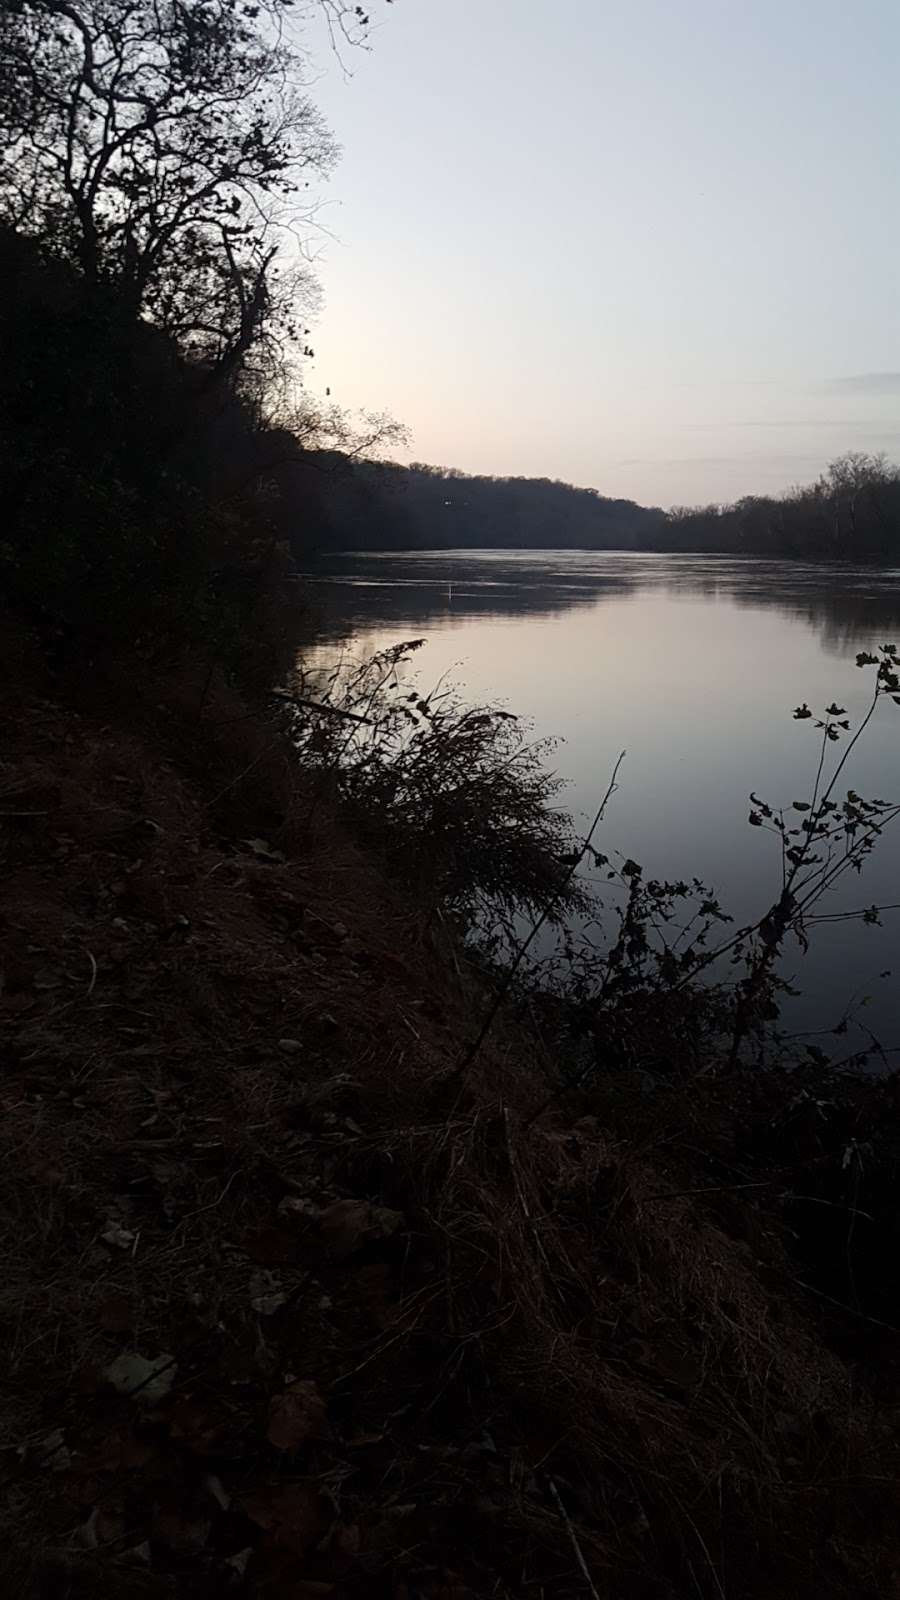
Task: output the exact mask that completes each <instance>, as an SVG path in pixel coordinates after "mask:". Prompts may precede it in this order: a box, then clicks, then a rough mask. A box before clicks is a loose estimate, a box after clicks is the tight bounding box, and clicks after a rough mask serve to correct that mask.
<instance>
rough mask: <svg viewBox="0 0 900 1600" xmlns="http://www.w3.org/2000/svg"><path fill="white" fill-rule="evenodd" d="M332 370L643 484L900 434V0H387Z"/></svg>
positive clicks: (416, 452)
mask: <svg viewBox="0 0 900 1600" xmlns="http://www.w3.org/2000/svg"><path fill="white" fill-rule="evenodd" d="M371 9H372V17H373V21H376V22H378V23H379V24H381V23H382V19H383V25H380V26H379V27H377V28H376V30H375V31H374V33H373V38H372V43H373V48H372V50H371V52H370V53H368V54H365V55H362V54H354V55H353V56H348V57H346V59H347V61H348V64H349V65H350V67H351V68H352V71H353V76H352V78H351V79H350V80H345V79H344V78H343V77H342V75H341V73H340V72H339V71H338V69H337V68H336V66H335V65H334V64H333V63H329V62H328V61H327V59H326V58H325V57H324V56H322V57H321V58H320V63H319V64H320V69H321V70H320V74H319V77H318V80H317V81H316V82H315V84H314V85H313V87H312V90H311V93H312V96H313V98H314V100H315V101H316V102H317V104H318V105H319V106H320V107H321V109H322V110H323V112H324V113H325V115H326V117H327V118H328V120H329V122H330V124H331V126H332V128H333V130H334V133H335V135H336V137H337V139H338V141H339V142H340V144H341V145H342V147H343V152H344V153H343V158H342V161H341V164H340V166H339V167H338V169H337V172H336V174H335V176H334V178H333V179H332V180H331V183H330V185H329V189H328V196H327V200H328V203H327V206H326V208H325V211H324V213H323V220H324V221H325V223H326V225H327V227H328V229H329V230H330V232H331V234H332V235H333V236H334V237H333V238H331V239H328V240H327V241H326V242H325V245H324V248H323V251H322V254H321V259H320V261H319V271H320V274H321V278H322V282H323V285H324V291H325V309H324V312H323V314H322V316H321V317H320V318H319V319H318V321H317V324H316V329H315V339H314V341H313V342H314V343H315V347H316V352H317V359H316V362H315V367H314V370H313V372H312V373H311V374H310V387H311V388H312V389H313V390H314V391H316V390H318V391H320V392H321V390H323V389H324V387H325V386H326V385H328V386H330V388H331V393H332V398H334V399H335V400H337V401H338V402H339V403H341V404H343V405H345V406H348V407H351V408H355V407H366V408H368V409H372V410H380V409H387V410H389V411H391V412H392V413H393V414H394V415H395V416H396V417H397V418H398V419H399V420H400V421H402V422H404V423H405V424H406V425H407V426H408V427H409V429H410V431H411V433H412V448H411V451H410V452H409V455H410V457H411V458H412V459H417V460H423V461H430V462H435V463H442V464H444V465H447V466H456V467H461V468H463V469H464V470H466V471H470V472H495V473H521V474H525V475H528V476H549V477H560V478H565V479H569V480H570V481H572V482H575V483H582V484H592V485H594V486H595V487H596V488H598V489H599V490H601V492H602V493H604V494H611V495H627V496H629V497H632V498H634V499H637V500H640V501H643V502H644V503H645V504H650V503H653V504H662V505H669V504H679V503H693V502H696V501H707V500H725V499H728V500H730V499H734V498H736V497H737V496H739V495H742V494H746V493H753V492H757V493H765V492H777V491H778V490H781V489H784V488H786V487H788V486H789V485H790V484H792V483H796V482H805V481H809V480H810V479H812V478H814V477H815V476H816V475H817V473H818V472H819V471H820V470H821V468H822V467H823V466H824V465H825V464H826V463H827V462H828V461H829V460H830V459H832V458H833V457H834V456H836V455H838V454H840V453H842V452H843V451H845V450H848V449H867V450H884V451H886V452H887V454H888V455H893V456H897V457H900V207H898V204H897V201H898V193H897V182H896V178H895V170H896V165H897V156H898V130H900V111H898V103H900V96H898V82H900V6H898V4H897V0H856V3H855V4H854V5H853V6H851V5H849V4H848V3H847V0H780V3H778V0H749V3H747V0H744V3H743V4H740V3H738V0H718V3H714V0H681V3H680V4H678V5H674V4H672V3H671V0H591V3H589V4H584V3H582V4H581V5H577V4H575V3H574V0H555V3H554V0H517V3H513V0H394V4H393V5H391V6H385V5H383V4H382V3H381V0H373V4H372V8H371Z"/></svg>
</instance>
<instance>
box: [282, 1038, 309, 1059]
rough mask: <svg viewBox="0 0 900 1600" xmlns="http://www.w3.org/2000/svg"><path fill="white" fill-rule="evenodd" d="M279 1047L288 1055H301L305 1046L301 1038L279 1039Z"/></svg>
mask: <svg viewBox="0 0 900 1600" xmlns="http://www.w3.org/2000/svg"><path fill="white" fill-rule="evenodd" d="M278 1048H279V1050H281V1051H283V1053H284V1054H285V1055H286V1056H298V1055H300V1053H301V1051H302V1049H303V1046H302V1044H301V1043H300V1040H299V1039H279V1041H278Z"/></svg>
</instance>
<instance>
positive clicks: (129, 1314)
mask: <svg viewBox="0 0 900 1600" xmlns="http://www.w3.org/2000/svg"><path fill="white" fill-rule="evenodd" d="M97 1320H98V1322H99V1324H100V1326H101V1328H103V1330H104V1331H105V1332H106V1333H127V1332H128V1329H129V1328H130V1327H131V1326H132V1325H133V1323H134V1306H133V1304H132V1302H131V1300H130V1299H129V1297H128V1295H127V1294H108V1295H107V1296H106V1298H105V1299H104V1300H102V1301H101V1302H100V1305H99V1306H98V1308H97Z"/></svg>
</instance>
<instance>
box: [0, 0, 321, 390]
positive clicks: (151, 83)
mask: <svg viewBox="0 0 900 1600" xmlns="http://www.w3.org/2000/svg"><path fill="white" fill-rule="evenodd" d="M314 4H315V0H310V4H309V5H308V6H307V8H306V9H307V10H309V9H311V8H314ZM289 6H290V0H266V3H265V4H264V5H262V6H261V5H260V4H251V3H243V0H190V3H186V0H5V3H4V4H3V5H2V22H3V30H2V40H0V134H2V139H3V152H2V156H0V220H2V221H4V222H6V223H7V224H8V225H11V226H12V227H14V228H15V229H16V230H17V231H18V232H20V233H26V234H28V235H30V236H32V237H34V238H37V239H38V240H40V241H41V243H42V244H43V245H44V246H45V247H46V246H49V247H51V248H52V250H53V252H54V253H55V254H56V255H58V256H61V257H62V258H64V259H65V260H67V261H70V262H73V263H75V264H77V266H78V267H79V269H80V271H81V274H82V275H83V278H84V280H85V282H86V284H88V285H91V286H96V287H97V288H98V289H101V288H102V289H103V291H104V292H105V293H106V294H107V295H108V294H110V293H111V294H112V295H113V296H114V297H115V300H116V302H117V304H118V305H119V306H120V307H121V308H122V310H124V311H126V312H128V313H129V314H131V315H138V314H140V315H144V316H147V317H149V318H150V319H151V320H152V321H154V322H155V323H157V324H158V325H159V326H161V327H163V328H165V329H166V331H168V332H169V333H171V334H172V335H173V336H174V337H175V339H176V340H177V342H178V343H179V345H180V347H181V348H182V349H183V350H185V351H190V352H193V353H194V354H196V355H198V356H200V357H202V358H203V359H204V360H206V361H207V362H209V363H212V364H214V365H215V366H216V367H217V369H218V370H219V371H220V372H221V373H223V374H224V373H231V372H234V371H235V370H236V369H237V368H238V367H239V366H240V364H241V362H242V361H243V360H244V359H245V357H246V355H247V352H248V350H249V349H250V347H251V345H252V344H253V343H254V342H255V341H256V340H257V339H258V338H259V337H260V336H261V335H262V333H263V332H269V333H271V334H275V333H277V332H279V331H281V332H283V333H288V334H290V333H294V334H296V333H297V331H298V330H297V328H296V326H295V325H293V323H292V314H293V306H294V301H295V290H296V281H295V280H296V273H290V272H288V273H284V272H282V273H280V274H279V270H278V266H277V264H276V259H275V258H276V255H277V252H278V246H279V243H280V241H281V238H282V229H283V225H284V224H285V222H286V221H287V220H288V218H289V219H290V221H291V223H292V225H294V226H295V225H296V223H297V220H298V218H302V217H303V215H304V213H305V212H308V201H306V200H305V199H304V195H305V192H306V190H307V189H308V186H309V183H310V180H311V179H312V178H313V177H321V176H322V175H324V174H325V173H327V171H328V170H329V168H330V166H331V164H332V162H333V160H334V158H335V146H334V144H333V142H332V139H331V137H330V135H329V133H328V131H327V129H326V127H325V125H324V123H323V121H322V119H321V117H320V115H319V113H318V112H317V111H316V109H315V108H314V106H313V105H312V104H311V102H310V101H309V99H308V98H307V97H306V95H305V94H304V93H303V92H302V90H300V89H298V88H297V86H296V85H297V83H298V82H300V76H301V74H300V67H301V62H300V59H299V57H298V53H297V52H296V50H295V49H293V48H292V47H291V45H290V43H289V34H288V31H287V19H288V9H289ZM324 9H325V10H326V13H327V14H328V15H329V17H330V19H331V20H332V22H333V23H337V24H339V23H340V22H341V20H342V19H345V18H346V15H347V14H352V8H351V7H346V6H343V5H339V4H337V5H335V4H332V5H328V4H326V5H325V7H324Z"/></svg>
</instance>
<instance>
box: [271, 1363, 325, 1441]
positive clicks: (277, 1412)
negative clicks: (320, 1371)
mask: <svg viewBox="0 0 900 1600" xmlns="http://www.w3.org/2000/svg"><path fill="white" fill-rule="evenodd" d="M325 1409H326V1408H325V1401H324V1400H323V1399H322V1396H321V1395H320V1394H319V1391H318V1389H317V1388H316V1386H315V1384H314V1383H312V1382H311V1381H310V1380H309V1379H307V1378H301V1379H299V1380H298V1381H297V1382H296V1383H292V1384H291V1386H290V1388H289V1389H285V1391H284V1393H283V1394H277V1395H275V1397H274V1398H273V1400H272V1401H271V1403H270V1405H269V1427H268V1431H267V1438H268V1440H269V1443H270V1444H273V1445H274V1446H275V1448H276V1450H296V1449H298V1448H299V1446H300V1445H301V1444H303V1442H304V1440H306V1439H311V1438H316V1437H317V1436H319V1435H321V1434H322V1433H323V1432H324V1431H325Z"/></svg>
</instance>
